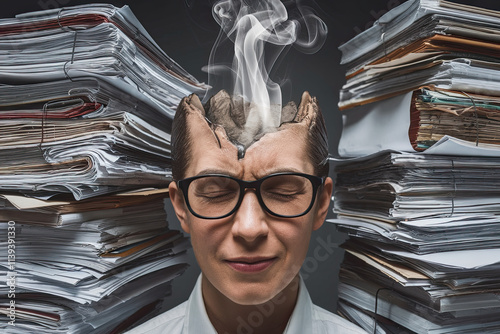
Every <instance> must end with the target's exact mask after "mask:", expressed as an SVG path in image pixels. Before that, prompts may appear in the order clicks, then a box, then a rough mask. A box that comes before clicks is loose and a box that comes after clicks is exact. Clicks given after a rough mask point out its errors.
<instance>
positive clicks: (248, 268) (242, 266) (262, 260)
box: [224, 257, 277, 273]
mask: <svg viewBox="0 0 500 334" xmlns="http://www.w3.org/2000/svg"><path fill="white" fill-rule="evenodd" d="M276 260H277V258H276V257H239V258H232V259H228V260H225V261H224V262H226V263H227V264H228V265H229V266H230V267H231V268H233V269H234V270H236V271H239V272H242V273H259V272H262V271H264V270H266V269H267V268H269V267H270V266H272V265H273V263H274V262H275V261H276Z"/></svg>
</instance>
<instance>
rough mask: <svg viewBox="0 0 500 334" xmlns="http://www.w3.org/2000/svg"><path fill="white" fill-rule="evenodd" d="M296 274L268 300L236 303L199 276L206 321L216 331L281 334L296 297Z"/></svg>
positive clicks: (222, 332)
mask: <svg viewBox="0 0 500 334" xmlns="http://www.w3.org/2000/svg"><path fill="white" fill-rule="evenodd" d="M299 280H300V278H299V276H298V275H297V276H296V277H295V278H294V279H293V280H292V282H291V283H290V284H289V285H288V286H287V287H285V288H284V289H283V290H282V291H281V292H280V293H278V294H277V295H276V296H275V297H273V298H272V299H270V300H269V301H267V302H265V303H263V304H259V305H240V304H237V303H235V302H233V301H232V300H230V299H229V298H227V297H226V296H224V295H223V294H222V293H220V291H218V290H217V289H216V288H215V287H214V286H213V285H212V284H211V283H210V282H209V281H208V279H206V278H205V276H203V277H202V292H203V300H204V302H205V308H206V310H207V314H208V317H209V319H210V322H211V323H212V325H213V326H214V327H215V329H216V331H217V333H219V334H229V333H252V334H264V333H265V334H282V333H283V331H284V330H285V328H286V326H287V324H288V320H289V319H290V316H291V315H292V312H293V310H294V308H295V304H296V302H297V297H298V287H299Z"/></svg>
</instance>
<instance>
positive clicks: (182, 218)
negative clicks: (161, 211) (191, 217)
mask: <svg viewBox="0 0 500 334" xmlns="http://www.w3.org/2000/svg"><path fill="white" fill-rule="evenodd" d="M168 194H169V197H170V200H171V201H172V206H173V207H174V211H175V215H176V216H177V218H178V219H179V222H180V223H181V227H182V229H183V230H184V232H186V233H188V234H189V231H190V229H189V224H188V222H187V215H188V212H187V207H186V203H185V202H184V197H183V194H182V191H181V190H180V189H179V188H178V187H177V183H176V182H174V181H172V182H170V184H169V186H168Z"/></svg>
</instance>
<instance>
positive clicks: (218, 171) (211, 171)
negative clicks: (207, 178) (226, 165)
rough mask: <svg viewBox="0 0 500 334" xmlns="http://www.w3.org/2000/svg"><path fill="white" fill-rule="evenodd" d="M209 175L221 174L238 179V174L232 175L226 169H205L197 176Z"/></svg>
mask: <svg viewBox="0 0 500 334" xmlns="http://www.w3.org/2000/svg"><path fill="white" fill-rule="evenodd" d="M208 174H220V175H228V176H232V177H237V175H236V174H234V173H230V172H228V171H227V170H225V169H203V170H201V171H200V172H199V173H198V174H196V176H200V175H208Z"/></svg>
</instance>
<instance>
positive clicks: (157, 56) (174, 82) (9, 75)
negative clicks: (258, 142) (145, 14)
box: [0, 4, 207, 334]
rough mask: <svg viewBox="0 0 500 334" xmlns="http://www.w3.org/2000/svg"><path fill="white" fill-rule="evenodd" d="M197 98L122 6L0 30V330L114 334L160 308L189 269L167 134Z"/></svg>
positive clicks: (27, 19)
mask: <svg viewBox="0 0 500 334" xmlns="http://www.w3.org/2000/svg"><path fill="white" fill-rule="evenodd" d="M206 89H207V86H206V85H204V84H202V83H199V82H198V81H197V80H196V79H195V78H193V77H192V76H191V75H190V74H189V73H187V72H186V71H185V70H184V69H182V68H181V67H180V66H179V65H178V64H177V63H175V62H174V61H173V60H172V59H170V58H169V57H168V56H167V55H166V54H165V53H164V52H163V51H162V50H161V49H160V48H159V47H158V45H156V43H155V42H154V41H153V40H152V38H151V37H150V36H149V35H148V33H147V32H146V31H145V30H144V28H143V27H142V26H141V24H140V23H139V22H138V20H137V19H136V18H135V16H134V15H133V14H132V12H131V11H130V9H129V8H128V7H127V6H125V7H123V8H120V9H118V8H115V7H113V6H111V5H107V4H102V5H85V6H75V7H65V8H62V9H57V10H52V11H51V10H49V11H43V12H35V13H27V14H23V15H19V16H18V17H16V18H13V19H3V20H0V160H1V161H2V165H1V166H0V234H1V235H2V237H1V238H0V252H1V253H2V254H3V255H2V259H3V260H2V261H1V262H0V272H1V274H0V276H1V277H2V279H1V282H2V284H1V286H0V313H2V315H3V316H2V317H1V320H0V328H1V330H0V331H1V332H2V333H65V334H66V333H84V334H87V333H106V334H108V333H119V332H120V331H122V330H124V329H125V328H127V327H129V326H133V325H134V324H136V323H137V322H140V321H142V320H144V319H145V318H147V317H149V316H151V315H152V314H154V313H155V312H156V311H157V310H158V309H160V308H161V304H162V299H163V298H164V297H165V296H167V295H168V294H169V293H170V291H171V281H172V279H173V278H175V277H176V276H178V275H180V274H181V273H182V272H183V271H184V270H185V269H186V267H187V264H186V258H185V256H184V254H185V251H186V249H187V248H188V242H186V239H185V238H184V237H183V236H182V234H181V233H180V232H179V231H173V230H170V229H169V228H168V224H167V217H166V212H165V209H164V204H165V203H164V201H165V198H167V197H168V191H167V190H166V187H167V186H168V184H169V182H170V180H171V154H170V128H171V123H172V119H173V115H174V113H175V109H176V107H177V105H178V103H179V102H180V100H181V98H182V97H184V96H187V95H190V94H192V93H198V94H204V92H205V91H206ZM7 237H8V238H7ZM7 255H10V257H7Z"/></svg>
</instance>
